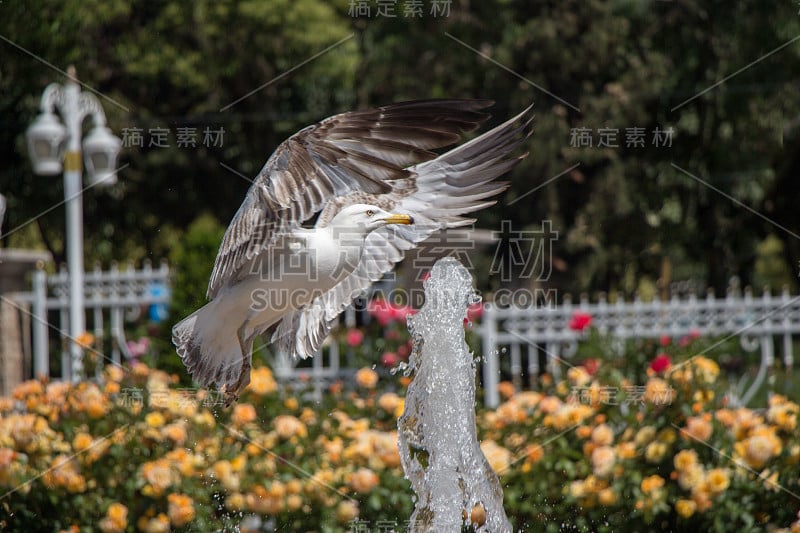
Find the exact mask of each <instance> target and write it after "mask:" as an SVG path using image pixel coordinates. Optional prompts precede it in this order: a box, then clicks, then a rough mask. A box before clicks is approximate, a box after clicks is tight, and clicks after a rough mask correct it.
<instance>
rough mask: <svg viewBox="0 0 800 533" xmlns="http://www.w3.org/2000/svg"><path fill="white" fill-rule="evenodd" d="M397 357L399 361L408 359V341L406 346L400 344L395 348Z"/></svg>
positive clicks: (409, 344) (409, 346)
mask: <svg viewBox="0 0 800 533" xmlns="http://www.w3.org/2000/svg"><path fill="white" fill-rule="evenodd" d="M397 355H398V356H399V357H400V358H401V359H408V356H409V355H411V343H410V341H409V342H408V343H406V344H401V345H400V346H398V347H397Z"/></svg>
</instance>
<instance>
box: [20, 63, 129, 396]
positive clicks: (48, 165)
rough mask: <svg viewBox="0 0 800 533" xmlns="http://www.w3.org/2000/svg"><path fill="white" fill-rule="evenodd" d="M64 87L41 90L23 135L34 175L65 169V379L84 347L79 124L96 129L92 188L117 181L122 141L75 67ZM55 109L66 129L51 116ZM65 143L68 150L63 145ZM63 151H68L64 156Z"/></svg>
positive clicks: (91, 140) (75, 372)
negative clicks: (80, 340)
mask: <svg viewBox="0 0 800 533" xmlns="http://www.w3.org/2000/svg"><path fill="white" fill-rule="evenodd" d="M67 75H68V76H69V80H67V82H66V83H65V84H64V85H59V84H57V83H51V84H50V85H48V86H47V88H46V89H45V90H44V94H42V102H41V114H40V115H39V116H38V117H36V120H35V121H34V122H33V124H31V125H30V127H29V128H28V130H27V131H26V132H25V136H26V137H27V141H28V155H29V156H30V158H31V162H32V163H33V171H34V172H35V173H37V174H43V175H53V174H58V173H59V172H61V169H62V161H63V169H64V200H65V203H66V209H67V267H68V270H69V334H70V337H71V338H72V342H71V343H70V355H71V360H70V361H68V362H67V361H65V362H64V363H65V364H64V365H63V369H62V373H63V376H64V378H65V379H70V378H71V379H72V380H74V381H77V380H78V379H80V378H81V376H82V375H83V348H82V347H81V346H80V345H79V344H78V343H77V342H75V340H76V339H78V338H79V337H80V336H81V334H83V333H84V332H85V330H86V320H85V316H84V306H83V198H82V192H83V191H82V187H81V185H82V180H81V136H82V124H83V119H85V118H86V117H87V116H89V115H91V117H92V123H93V124H94V128H93V129H92V131H91V132H90V133H89V135H87V136H86V139H85V140H84V141H83V153H84V156H85V158H86V170H87V172H88V174H89V179H90V181H91V182H92V185H94V184H103V185H112V184H114V183H116V181H117V175H116V172H115V169H116V164H117V156H118V155H119V150H120V147H121V145H122V142H121V141H120V140H119V139H118V138H117V137H115V136H114V135H112V134H111V131H110V130H109V129H108V128H107V127H106V116H105V113H104V112H103V108H102V107H101V106H100V102H98V100H97V98H95V97H94V95H93V94H90V93H87V92H81V90H80V86H79V85H78V82H77V77H76V75H75V67H72V66H70V67H69V68H68V69H67ZM56 109H57V110H58V111H59V112H60V114H61V118H62V119H63V121H64V124H65V125H66V128H65V127H64V126H63V125H62V124H61V123H60V122H59V121H58V118H57V117H56V115H55V114H53V111H54V110H56ZM65 142H66V146H65ZM65 148H66V151H65Z"/></svg>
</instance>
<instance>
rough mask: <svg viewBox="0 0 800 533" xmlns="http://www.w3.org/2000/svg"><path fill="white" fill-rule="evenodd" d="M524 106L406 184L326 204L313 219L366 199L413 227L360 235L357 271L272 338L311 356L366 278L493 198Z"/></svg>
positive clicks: (523, 120) (416, 169) (418, 169)
mask: <svg viewBox="0 0 800 533" xmlns="http://www.w3.org/2000/svg"><path fill="white" fill-rule="evenodd" d="M532 122H533V116H532V114H531V108H528V109H526V110H525V111H523V112H522V113H520V114H519V115H517V116H516V117H514V118H512V119H511V120H509V121H507V122H505V123H504V124H501V125H500V126H497V127H496V128H494V129H493V130H491V131H488V132H486V133H485V134H483V135H481V136H479V137H476V138H475V139H473V140H471V141H470V142H468V143H465V144H463V145H461V146H459V147H457V148H455V149H454V150H451V151H449V152H447V153H445V154H443V155H441V156H440V157H437V158H436V159H433V160H430V161H427V162H424V163H420V164H417V165H415V166H412V167H409V168H408V169H407V170H408V171H409V173H410V178H409V179H408V180H407V181H408V182H409V183H407V184H406V185H407V186H406V187H404V188H402V189H401V188H395V189H394V190H393V191H392V192H390V193H387V194H378V195H374V194H365V193H358V192H353V193H350V194H348V195H345V196H343V197H339V198H337V199H336V200H334V201H332V202H331V203H329V204H328V206H326V208H325V209H324V210H323V212H322V213H321V214H320V217H319V220H318V222H317V224H318V225H324V224H327V223H328V222H329V221H330V220H331V219H332V218H333V216H334V215H335V213H336V212H337V211H338V210H339V209H341V208H342V207H343V206H344V205H348V204H350V203H362V202H363V203H369V204H372V205H377V206H379V207H381V208H384V209H386V210H389V211H396V212H401V213H408V214H410V215H412V216H413V217H414V221H415V223H414V226H386V227H383V228H380V229H378V230H376V231H373V232H372V233H370V234H369V235H368V236H367V239H366V242H365V247H364V252H363V255H362V258H361V262H360V263H359V265H358V267H357V268H356V270H355V271H354V272H353V273H352V274H350V275H349V276H348V277H347V278H345V279H344V280H343V281H341V282H340V283H339V284H337V285H336V286H335V287H334V288H333V289H331V290H330V291H328V292H327V293H325V294H324V295H322V296H320V297H318V298H316V299H315V300H314V301H313V303H312V304H311V305H309V306H307V307H306V308H304V309H301V310H298V311H295V312H293V313H291V314H289V315H287V316H286V317H284V318H283V319H282V320H281V322H280V323H279V324H278V327H277V328H276V329H275V332H274V333H273V336H272V341H273V342H275V343H277V345H278V347H279V348H280V349H282V350H284V351H286V352H288V353H291V354H293V355H296V356H298V357H303V358H305V357H310V356H312V355H314V353H315V352H316V351H317V350H318V349H319V347H320V346H321V344H322V341H323V340H324V339H325V337H326V336H327V335H328V332H329V331H330V329H331V327H332V325H333V323H334V321H335V320H336V317H337V316H338V315H339V314H340V313H341V312H342V311H343V310H344V309H345V308H346V307H347V306H348V305H350V304H351V303H352V301H353V300H354V299H355V298H358V297H359V296H361V295H363V294H364V293H365V291H366V290H367V288H369V286H370V285H371V284H372V282H374V281H377V280H379V279H381V278H382V277H383V275H384V274H385V273H386V272H389V271H390V270H392V268H393V267H394V265H395V263H397V262H399V261H400V260H402V259H403V256H404V255H405V252H406V250H409V249H411V248H413V247H415V246H416V245H417V244H418V243H419V242H422V241H423V240H425V239H427V238H428V237H430V236H431V235H432V234H433V233H434V232H435V231H438V230H440V229H445V228H454V227H459V226H464V225H467V224H471V223H472V222H473V219H470V218H466V217H464V216H463V215H465V214H468V213H471V212H474V211H477V210H479V209H483V208H484V207H487V206H489V205H492V204H494V203H495V200H491V199H489V198H491V197H492V196H495V195H497V194H499V193H501V192H502V191H504V190H505V189H506V188H507V187H508V184H507V183H505V182H498V181H494V180H495V179H496V178H498V177H499V176H501V175H502V174H504V173H506V172H508V171H509V170H511V169H512V168H513V167H514V166H515V165H516V164H517V163H519V162H520V161H521V160H522V159H523V158H524V157H525V156H526V155H527V154H522V155H519V156H516V157H515V156H513V155H512V153H513V152H515V151H516V150H517V149H518V148H519V147H520V145H521V144H522V143H523V142H524V141H525V139H527V138H528V137H529V136H530V134H531V133H532Z"/></svg>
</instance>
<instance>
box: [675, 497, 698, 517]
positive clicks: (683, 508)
mask: <svg viewBox="0 0 800 533" xmlns="http://www.w3.org/2000/svg"><path fill="white" fill-rule="evenodd" d="M695 509H697V504H696V503H694V501H692V500H683V499H681V500H678V501H677V502H675V512H677V513H678V515H679V516H681V517H683V518H689V517H690V516H692V515H693V514H694V511H695Z"/></svg>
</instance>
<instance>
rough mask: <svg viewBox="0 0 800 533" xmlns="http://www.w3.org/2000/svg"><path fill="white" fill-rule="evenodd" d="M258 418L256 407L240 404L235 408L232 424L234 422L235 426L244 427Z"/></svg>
mask: <svg viewBox="0 0 800 533" xmlns="http://www.w3.org/2000/svg"><path fill="white" fill-rule="evenodd" d="M257 417H258V415H257V414H256V408H255V407H253V406H252V405H250V404H249V403H238V404H236V406H235V407H234V408H233V413H232V414H231V422H233V425H234V426H243V425H245V424H249V423H250V422H253V421H254V420H255V419H256V418H257Z"/></svg>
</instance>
